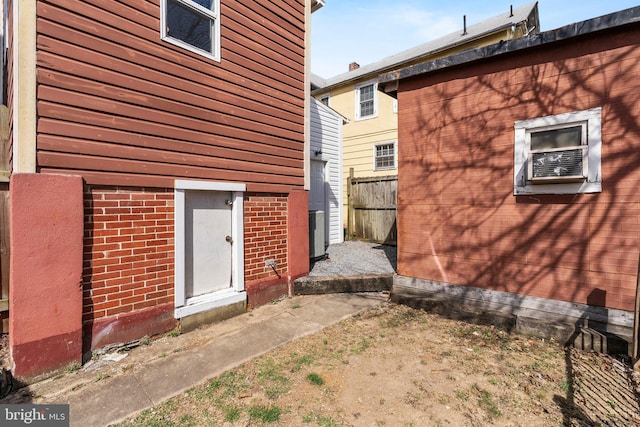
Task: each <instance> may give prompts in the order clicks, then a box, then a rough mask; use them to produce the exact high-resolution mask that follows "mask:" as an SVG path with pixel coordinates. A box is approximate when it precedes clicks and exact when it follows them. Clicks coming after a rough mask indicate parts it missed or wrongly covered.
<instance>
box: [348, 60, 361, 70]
mask: <svg viewBox="0 0 640 427" xmlns="http://www.w3.org/2000/svg"><path fill="white" fill-rule="evenodd" d="M358 68H360V64H358V63H357V62H352V63H351V64H349V71H354V70H357V69H358Z"/></svg>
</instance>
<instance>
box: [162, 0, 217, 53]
mask: <svg viewBox="0 0 640 427" xmlns="http://www.w3.org/2000/svg"><path fill="white" fill-rule="evenodd" d="M160 21H161V22H160V30H161V31H160V32H161V37H162V39H163V40H165V41H167V42H169V43H173V44H175V45H177V46H180V47H183V48H185V49H187V50H190V51H191V52H195V53H198V54H200V55H204V56H206V57H209V58H211V59H214V60H216V61H220V0H162V1H161V3H160Z"/></svg>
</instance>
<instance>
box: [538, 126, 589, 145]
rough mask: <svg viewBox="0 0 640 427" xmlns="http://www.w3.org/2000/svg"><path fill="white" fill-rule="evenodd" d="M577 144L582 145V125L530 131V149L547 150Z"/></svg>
mask: <svg viewBox="0 0 640 427" xmlns="http://www.w3.org/2000/svg"><path fill="white" fill-rule="evenodd" d="M578 145H582V126H574V127H570V128H563V129H554V130H546V131H542V132H532V133H531V149H532V150H548V149H551V148H563V147H575V146H578Z"/></svg>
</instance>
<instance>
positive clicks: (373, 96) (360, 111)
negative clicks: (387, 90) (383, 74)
mask: <svg viewBox="0 0 640 427" xmlns="http://www.w3.org/2000/svg"><path fill="white" fill-rule="evenodd" d="M377 114H378V82H376V81H371V82H367V83H363V84H360V85H358V86H356V120H364V119H370V118H372V117H375V116H376V115H377Z"/></svg>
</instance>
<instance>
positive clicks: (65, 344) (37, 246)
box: [9, 174, 83, 377]
mask: <svg viewBox="0 0 640 427" xmlns="http://www.w3.org/2000/svg"><path fill="white" fill-rule="evenodd" d="M10 196H11V208H10V209H11V213H10V219H11V261H10V265H11V267H10V276H11V279H10V289H9V298H10V300H9V309H10V316H9V344H10V347H11V356H12V358H13V362H14V368H13V374H14V375H15V376H16V377H29V376H33V375H37V374H41V373H43V372H46V371H49V370H54V369H57V368H60V367H62V366H65V365H67V364H69V363H71V362H74V361H75V362H79V361H80V360H81V359H82V229H83V226H82V178H80V177H78V176H64V175H40V174H13V175H12V177H11V185H10ZM61 201H64V202H63V203H61Z"/></svg>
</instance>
